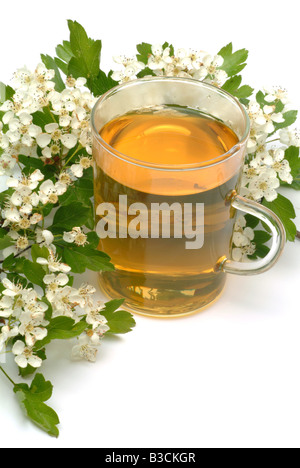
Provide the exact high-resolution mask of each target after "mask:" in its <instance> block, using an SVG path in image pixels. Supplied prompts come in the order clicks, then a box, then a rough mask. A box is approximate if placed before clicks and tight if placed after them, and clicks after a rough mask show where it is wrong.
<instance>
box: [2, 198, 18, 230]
mask: <svg viewBox="0 0 300 468" xmlns="http://www.w3.org/2000/svg"><path fill="white" fill-rule="evenodd" d="M2 217H3V218H4V219H5V222H4V223H3V227H6V226H8V225H9V224H10V223H18V222H19V221H20V220H21V216H20V213H19V210H18V209H17V208H16V207H15V206H14V205H13V204H12V203H11V202H8V203H6V205H5V208H4V210H3V211H2Z"/></svg>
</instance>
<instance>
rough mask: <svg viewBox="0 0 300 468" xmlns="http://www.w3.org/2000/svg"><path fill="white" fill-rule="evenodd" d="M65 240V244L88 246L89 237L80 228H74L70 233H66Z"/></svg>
mask: <svg viewBox="0 0 300 468" xmlns="http://www.w3.org/2000/svg"><path fill="white" fill-rule="evenodd" d="M63 239H64V241H65V242H68V243H69V244H72V243H73V242H74V243H75V244H76V245H86V244H87V243H88V242H87V235H86V234H84V232H83V231H82V230H81V228H80V227H74V228H73V229H72V231H70V232H64V235H63Z"/></svg>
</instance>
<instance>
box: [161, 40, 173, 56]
mask: <svg viewBox="0 0 300 468" xmlns="http://www.w3.org/2000/svg"><path fill="white" fill-rule="evenodd" d="M168 47H169V48H170V56H171V57H172V55H174V54H175V50H174V46H173V45H172V44H169V42H165V43H164V44H163V46H162V48H163V50H165V49H167V48H168Z"/></svg>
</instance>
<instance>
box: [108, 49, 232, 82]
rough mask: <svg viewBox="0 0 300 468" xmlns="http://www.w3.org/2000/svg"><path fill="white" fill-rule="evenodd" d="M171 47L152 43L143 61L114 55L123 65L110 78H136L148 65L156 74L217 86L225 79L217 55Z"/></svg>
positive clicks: (225, 76) (221, 61)
mask: <svg viewBox="0 0 300 468" xmlns="http://www.w3.org/2000/svg"><path fill="white" fill-rule="evenodd" d="M172 49H173V48H171V47H169V46H166V47H164V46H162V45H160V44H156V45H153V46H152V47H151V50H150V53H149V54H148V61H147V63H146V64H145V63H143V62H141V61H139V60H136V59H135V58H127V57H125V56H117V57H114V61H115V63H117V64H120V65H122V66H123V69H121V70H120V71H115V72H114V73H113V74H112V78H113V79H114V80H116V81H118V82H122V83H123V82H126V81H129V80H133V79H136V78H137V75H138V74H139V73H140V72H141V71H142V70H145V69H149V70H150V71H151V72H153V74H154V75H156V76H177V77H186V78H193V79H195V80H201V81H205V82H207V83H211V84H213V85H215V86H218V87H221V86H222V85H223V84H224V83H225V82H226V80H227V78H228V75H227V73H226V72H225V71H224V70H222V69H221V68H220V67H221V66H222V64H223V58H222V57H221V56H219V55H215V56H213V55H210V54H209V53H207V52H205V51H194V50H186V49H178V50H176V51H174V50H172ZM146 75H147V73H146Z"/></svg>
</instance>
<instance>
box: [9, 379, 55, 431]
mask: <svg viewBox="0 0 300 468" xmlns="http://www.w3.org/2000/svg"><path fill="white" fill-rule="evenodd" d="M14 392H15V394H16V396H17V398H18V401H19V403H20V406H21V408H22V410H23V411H24V413H25V415H26V416H27V417H28V418H29V419H30V420H31V421H32V422H33V423H34V424H36V425H37V426H38V427H39V428H41V429H42V430H43V431H45V432H47V434H49V435H51V436H53V437H58V436H59V430H58V428H57V425H58V424H59V422H60V421H59V418H58V416H57V414H56V412H55V411H54V410H53V409H52V408H50V407H49V406H47V405H46V404H45V403H44V402H45V401H48V400H49V399H50V398H51V396H52V392H53V386H52V384H51V382H49V381H48V382H46V380H45V378H44V377H43V375H42V374H37V375H36V376H35V378H34V379H33V381H32V384H31V386H30V388H29V386H28V385H27V384H16V385H15V386H14Z"/></svg>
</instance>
